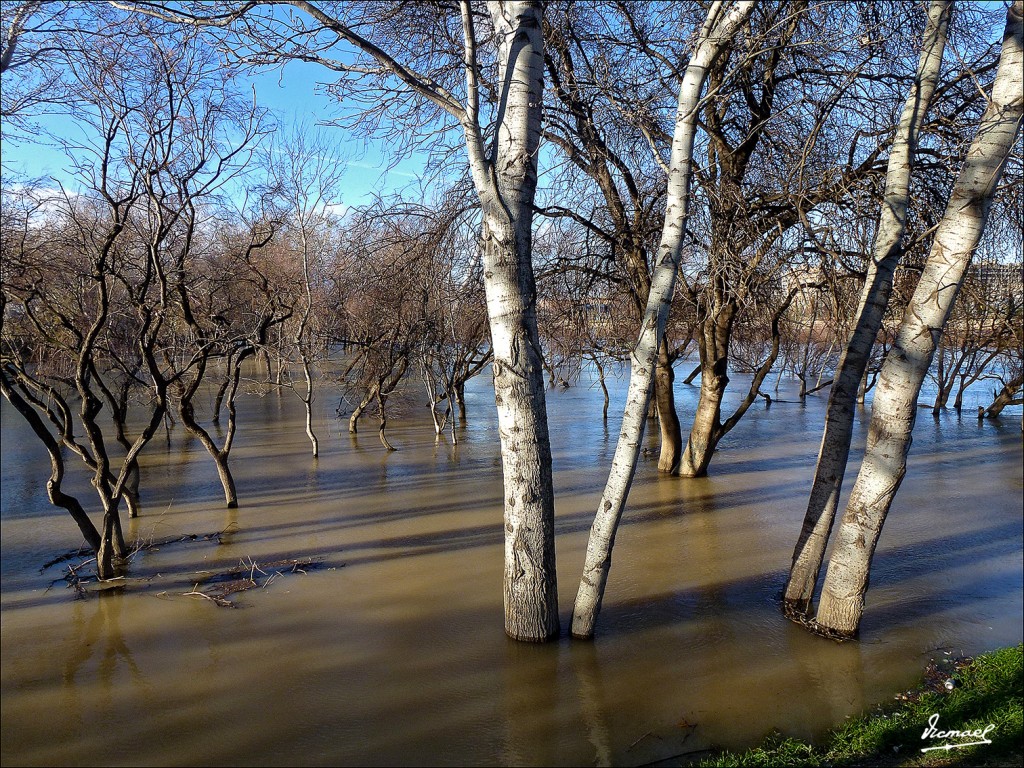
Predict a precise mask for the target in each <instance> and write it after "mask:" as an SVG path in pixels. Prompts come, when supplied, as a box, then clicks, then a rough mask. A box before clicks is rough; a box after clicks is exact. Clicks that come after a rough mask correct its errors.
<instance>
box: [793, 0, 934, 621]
mask: <svg viewBox="0 0 1024 768" xmlns="http://www.w3.org/2000/svg"><path fill="white" fill-rule="evenodd" d="M949 12H950V3H949V2H946V1H945V0H936V2H933V3H932V4H931V6H930V8H929V14H928V22H927V25H926V27H925V31H924V39H923V42H922V45H921V55H920V59H919V61H918V66H917V75H916V77H915V79H914V85H913V87H912V89H911V91H910V93H909V94H908V95H907V100H906V102H905V103H904V105H903V112H902V114H901V116H900V121H899V125H898V126H897V131H896V138H895V140H894V142H893V146H892V148H891V149H890V152H889V165H888V171H887V177H886V183H885V202H884V203H883V205H882V208H881V215H880V219H879V223H878V228H877V234H876V238H875V245H874V252H873V254H872V260H871V262H870V264H869V266H868V274H867V279H866V280H865V283H864V288H863V292H862V294H861V300H860V306H859V307H858V311H857V322H856V326H855V329H854V332H853V335H852V336H851V337H850V341H849V343H848V344H847V346H846V350H845V352H844V353H843V356H842V358H841V360H840V362H839V367H838V369H837V371H836V375H835V383H834V384H833V386H832V391H831V394H830V396H829V404H828V411H827V414H826V417H825V433H824V435H823V437H822V444H821V450H820V451H819V455H818V463H817V465H816V469H815V477H814V483H813V486H812V488H811V497H810V501H809V502H808V508H807V513H806V515H805V517H804V524H803V528H802V530H801V532H800V537H799V539H798V540H797V545H796V550H795V552H794V554H793V565H792V568H791V570H790V576H789V581H788V582H787V585H786V593H785V604H786V606H787V610H788V611H791V612H793V613H795V614H798V615H803V614H805V613H806V612H807V611H808V609H809V607H810V602H811V599H812V597H813V593H814V586H815V583H816V581H817V578H818V571H819V569H820V568H821V562H822V560H823V558H824V555H825V546H826V544H827V543H828V537H829V533H830V532H831V528H832V520H833V519H834V516H835V509H836V506H837V505H838V503H839V492H840V489H841V488H842V481H843V472H844V470H845V467H846V459H847V457H848V455H849V451H850V440H851V437H852V434H853V416H854V407H855V399H856V394H857V388H858V386H859V385H860V383H861V381H862V379H863V377H864V372H865V369H866V367H867V363H868V359H869V357H870V354H871V348H872V346H873V345H874V342H875V338H876V337H877V336H878V332H879V329H880V327H881V324H882V318H883V316H884V315H885V310H886V308H887V306H888V303H889V295H890V292H891V289H892V275H893V272H894V271H895V269H896V265H897V264H898V263H899V260H900V256H901V255H902V252H903V236H904V231H905V229H906V218H907V207H908V203H909V193H910V178H911V173H912V170H913V166H914V155H915V150H916V147H917V143H918V134H919V133H920V130H921V126H922V125H923V123H924V119H925V115H926V113H927V111H928V105H929V102H930V101H931V97H932V94H933V93H934V91H935V87H936V84H937V82H938V79H939V69H940V66H941V64H942V54H943V51H944V49H945V45H946V28H947V26H948V24H949Z"/></svg>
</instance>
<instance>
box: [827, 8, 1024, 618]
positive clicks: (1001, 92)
mask: <svg viewBox="0 0 1024 768" xmlns="http://www.w3.org/2000/svg"><path fill="white" fill-rule="evenodd" d="M1022 115H1024V0H1014V2H1013V3H1011V4H1010V6H1009V8H1008V9H1007V15H1006V31H1005V33H1004V35H1003V41H1002V49H1001V51H1000V54H999V67H998V70H997V74H996V77H995V81H994V83H993V85H992V91H991V95H990V96H989V101H988V107H987V108H986V110H985V113H984V115H983V116H982V118H981V122H980V125H979V126H978V131H977V134H976V135H975V137H974V141H973V142H972V143H971V147H970V149H969V150H968V153H967V157H966V159H965V160H964V164H963V167H962V169H961V171H960V175H959V177H958V178H957V181H956V184H955V185H954V187H953V192H952V195H951V196H950V199H949V203H948V205H947V207H946V212H945V214H944V215H943V217H942V220H941V221H940V223H939V226H938V229H937V230H936V232H935V236H934V241H933V243H932V246H931V250H930V253H929V256H928V261H927V263H926V265H925V268H924V272H923V273H922V275H921V279H920V281H919V282H918V284H917V289H916V290H915V292H914V296H913V299H912V300H911V303H910V306H909V307H908V310H907V312H906V314H905V315H904V318H903V322H902V324H901V326H900V330H899V333H898V335H897V338H896V342H895V344H894V345H893V349H892V350H890V352H889V355H888V356H887V357H886V360H885V363H884V365H883V367H882V372H881V374H880V377H879V383H878V387H877V392H876V394H875V399H874V404H873V409H872V416H871V423H870V426H869V428H868V441H867V448H866V451H865V455H864V461H863V464H862V466H861V470H860V472H859V474H858V476H857V481H856V483H855V485H854V488H853V490H852V492H851V494H850V500H849V502H848V504H847V507H846V511H845V512H844V514H843V518H842V522H841V525H840V529H839V531H838V533H837V537H836V543H835V547H834V551H833V554H832V557H831V560H830V561H829V567H828V572H827V574H826V576H825V583H824V585H823V587H822V594H821V601H820V604H819V606H818V612H817V616H816V618H815V622H816V624H817V625H818V627H819V628H821V629H822V630H824V631H828V632H833V633H836V634H839V635H843V636H851V635H853V634H855V633H856V632H857V629H858V627H859V625H860V620H861V615H862V613H863V610H864V594H865V592H866V591H867V586H868V576H869V572H870V567H871V560H872V558H873V556H874V553H875V547H876V546H877V543H878V537H879V535H880V534H881V531H882V525H883V523H884V522H885V518H886V515H887V514H888V512H889V508H890V506H891V505H892V500H893V498H894V497H895V495H896V491H897V490H898V489H899V486H900V483H901V482H902V480H903V477H904V475H905V473H906V461H907V454H908V452H909V450H910V444H911V432H912V430H913V426H914V421H915V418H916V416H917V399H918V395H919V394H920V391H921V384H922V382H923V381H924V378H925V376H926V374H927V371H928V368H929V366H930V365H931V362H932V359H933V357H934V355H935V350H936V347H937V345H938V341H939V337H940V335H941V333H942V330H943V327H944V326H945V323H946V320H947V319H948V317H949V314H950V312H951V310H952V306H953V303H954V301H955V299H956V297H957V294H958V292H959V291H960V288H961V287H962V285H963V281H964V279H965V276H966V274H967V270H968V267H969V265H970V263H971V258H972V256H973V255H974V251H975V249H976V248H977V247H978V243H979V242H980V240H981V236H982V233H983V232H984V228H985V223H986V220H987V217H988V213H989V207H990V205H991V201H992V197H993V195H994V193H995V191H996V188H997V186H998V184H999V179H1000V176H1001V175H1002V172H1003V169H1004V167H1005V164H1006V161H1007V157H1008V155H1009V154H1010V152H1011V150H1012V148H1013V145H1014V142H1015V141H1016V139H1017V136H1018V135H1019V134H1020V128H1021V120H1022Z"/></svg>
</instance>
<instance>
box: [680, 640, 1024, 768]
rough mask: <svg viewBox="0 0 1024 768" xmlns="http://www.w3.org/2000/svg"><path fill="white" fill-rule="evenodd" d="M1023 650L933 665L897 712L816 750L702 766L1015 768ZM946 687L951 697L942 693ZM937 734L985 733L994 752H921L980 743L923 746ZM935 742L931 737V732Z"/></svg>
mask: <svg viewBox="0 0 1024 768" xmlns="http://www.w3.org/2000/svg"><path fill="white" fill-rule="evenodd" d="M1022 649H1024V646H1020V645H1018V646H1016V647H1014V648H1003V649H1001V650H998V651H993V652H992V653H986V654H984V655H981V656H978V657H977V658H974V659H960V660H957V661H945V660H944V661H943V662H940V663H938V664H935V663H933V664H931V665H929V667H928V670H927V671H926V673H925V681H924V683H923V684H922V685H921V687H920V688H918V689H916V690H914V691H911V692H908V693H906V694H901V695H900V696H898V697H897V702H896V703H895V704H894V705H890V706H886V707H884V708H880V709H878V710H877V711H875V712H872V713H870V714H867V715H864V716H863V717H860V718H858V719H856V720H850V721H849V722H847V723H846V724H845V725H843V726H842V727H840V728H838V729H836V730H835V731H833V732H831V733H830V734H829V735H828V737H827V738H826V739H825V740H824V742H823V743H822V744H821V745H820V746H817V747H815V746H811V745H810V744H807V743H806V742H802V741H797V740H794V739H788V738H785V737H784V736H782V735H775V736H772V737H769V738H768V739H766V740H765V743H764V744H762V745H761V746H760V747H757V748H755V749H751V750H748V751H747V752H741V753H731V752H726V753H722V754H719V755H717V756H715V757H714V758H711V759H707V760H704V761H702V762H701V763H700V765H702V766H817V765H834V766H858V765H863V766H1003V765H1007V766H1020V765H1022V764H1024V750H1022V740H1024V716H1022V711H1024V650H1022ZM947 680H951V681H952V683H951V685H952V690H947V683H946V681H947ZM935 714H938V716H939V717H938V721H937V723H936V728H935V730H937V731H949V730H953V729H955V730H957V731H985V729H986V728H987V727H988V726H990V725H991V726H994V727H992V728H991V729H989V730H988V731H987V733H986V734H985V737H986V738H987V739H988V740H990V741H991V742H992V743H991V744H980V745H976V746H969V747H961V748H956V749H951V750H945V749H934V750H930V751H928V752H924V753H922V752H921V749H922V748H924V747H938V746H942V745H945V744H955V743H965V742H971V741H979V739H978V738H977V737H971V736H966V737H960V738H957V737H953V738H939V737H938V735H932V737H931V738H922V734H923V733H924V731H925V730H926V729H927V728H929V718H932V717H933V716H934V715H935ZM932 733H933V734H934V731H933V732H932Z"/></svg>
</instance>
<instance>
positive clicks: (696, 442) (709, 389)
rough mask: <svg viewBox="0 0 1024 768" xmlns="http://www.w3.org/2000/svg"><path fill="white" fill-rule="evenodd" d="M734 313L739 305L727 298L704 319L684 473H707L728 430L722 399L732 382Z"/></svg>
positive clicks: (681, 472)
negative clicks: (697, 393) (697, 394)
mask: <svg viewBox="0 0 1024 768" xmlns="http://www.w3.org/2000/svg"><path fill="white" fill-rule="evenodd" d="M735 317H736V306H735V304H733V303H731V302H728V303H725V304H723V305H721V306H718V307H714V308H712V310H711V314H710V316H709V317H706V318H705V319H704V321H703V322H702V323H701V328H700V332H699V336H698V348H699V350H700V361H701V373H700V397H699V398H698V400H697V409H696V411H695V412H694V415H693V424H692V425H691V426H690V434H689V437H688V438H687V440H686V448H685V449H684V450H683V459H682V462H681V464H680V467H679V474H680V475H682V476H683V477H704V476H705V475H706V474H707V473H708V465H709V464H710V463H711V459H712V457H713V456H714V454H715V448H716V446H717V445H718V441H719V440H721V439H722V436H723V435H724V434H725V433H724V432H723V431H722V400H723V399H724V398H725V390H726V387H728V386H729V338H730V336H731V335H732V325H733V321H734V319H735Z"/></svg>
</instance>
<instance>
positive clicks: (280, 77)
mask: <svg viewBox="0 0 1024 768" xmlns="http://www.w3.org/2000/svg"><path fill="white" fill-rule="evenodd" d="M324 76H327V77H329V76H330V73H329V72H326V71H325V70H324V69H323V68H322V67H320V66H318V65H315V64H307V63H304V62H291V63H289V64H288V65H287V66H285V67H284V68H283V69H275V70H272V71H266V72H262V73H260V74H258V75H256V76H253V77H250V78H247V79H246V83H247V84H246V88H248V87H249V86H248V83H251V84H252V86H253V87H254V88H255V90H256V100H257V103H258V104H259V105H260V106H262V107H264V108H267V109H270V110H271V111H273V113H274V115H275V116H276V118H277V120H278V121H279V122H280V124H281V125H282V127H285V128H286V127H287V126H288V125H290V124H293V123H298V122H306V123H308V124H315V123H317V122H320V121H323V120H325V119H326V118H327V117H329V116H330V115H332V114H335V113H336V111H337V105H336V104H335V103H333V102H332V100H331V99H330V98H329V97H328V96H327V95H326V94H325V93H323V92H322V90H320V89H317V88H316V83H317V79H318V78H323V77H324ZM39 122H40V123H42V124H44V125H45V126H46V127H47V128H48V129H50V130H52V131H54V132H57V133H59V134H61V135H64V136H70V135H73V133H74V131H75V130H76V126H75V124H74V123H73V121H71V120H70V119H69V118H67V117H63V116H46V117H44V118H42V119H40V120H39ZM320 130H323V131H324V132H325V133H326V136H327V137H328V138H329V140H331V141H333V142H336V143H337V144H338V145H339V147H340V148H341V149H342V155H343V156H344V157H346V158H348V160H347V163H346V172H345V177H344V180H343V183H342V188H343V190H344V191H343V195H342V197H343V199H341V200H339V201H337V204H340V205H343V206H345V207H352V206H358V205H361V204H364V203H367V202H369V201H370V199H371V196H372V193H374V192H376V193H378V194H379V193H389V192H394V191H398V190H400V189H402V188H403V187H406V186H408V185H410V184H413V183H415V182H416V180H417V179H418V178H419V175H420V173H421V171H422V164H423V163H424V162H425V160H424V159H423V158H422V157H417V156H414V157H412V158H409V159H406V160H403V161H402V162H400V163H398V164H397V165H396V166H395V167H393V168H389V167H388V166H389V163H390V161H391V158H389V157H388V156H386V155H385V153H384V150H383V149H382V148H381V147H380V146H379V145H378V144H377V143H375V142H372V141H367V140H366V139H364V138H363V137H361V136H354V135H352V134H351V133H350V132H348V131H346V130H345V129H343V128H338V127H333V126H328V127H323V128H320ZM0 153H2V160H3V165H4V175H5V176H6V175H8V173H11V172H13V173H14V174H16V175H17V176H21V177H26V178H35V179H43V180H44V183H45V179H47V178H49V177H52V178H54V179H56V180H59V181H61V182H62V183H65V184H73V182H72V180H71V177H70V174H69V173H68V172H67V171H66V170H65V168H66V166H67V164H68V158H67V157H66V156H65V155H64V153H63V152H62V151H61V150H60V149H59V148H57V147H54V146H51V145H48V144H46V143H44V142H32V141H28V140H19V141H13V140H5V141H4V142H3V145H2V146H0Z"/></svg>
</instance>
